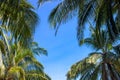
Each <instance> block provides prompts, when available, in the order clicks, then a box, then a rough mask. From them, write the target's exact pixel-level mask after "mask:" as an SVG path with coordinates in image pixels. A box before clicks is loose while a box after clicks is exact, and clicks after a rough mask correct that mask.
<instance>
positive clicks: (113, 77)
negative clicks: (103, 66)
mask: <svg viewBox="0 0 120 80" xmlns="http://www.w3.org/2000/svg"><path fill="white" fill-rule="evenodd" d="M107 66H108V69H109V71H110V77H111V80H118V78H117V75H116V74H115V73H114V71H113V69H112V66H111V65H110V64H109V63H107Z"/></svg>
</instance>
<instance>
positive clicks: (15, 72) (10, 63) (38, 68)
mask: <svg viewBox="0 0 120 80" xmlns="http://www.w3.org/2000/svg"><path fill="white" fill-rule="evenodd" d="M34 43H35V42H34ZM10 47H11V48H10V49H11V50H10V51H11V52H10V56H8V57H9V59H8V57H7V56H6V55H7V54H3V55H2V56H3V58H2V60H3V65H4V66H5V69H4V70H3V73H4V74H3V75H2V76H0V79H5V80H11V79H15V80H32V79H35V80H36V79H37V80H51V79H50V77H49V76H48V75H47V74H46V73H44V70H43V69H44V67H43V65H42V64H41V63H40V62H38V61H37V60H36V58H35V55H41V53H42V54H46V51H45V50H44V49H43V48H42V49H41V48H39V46H37V47H36V48H24V47H22V46H20V45H19V43H18V44H17V45H15V44H13V45H11V46H10ZM32 47H34V46H32ZM36 52H37V53H36ZM0 69H1V68H0Z"/></svg>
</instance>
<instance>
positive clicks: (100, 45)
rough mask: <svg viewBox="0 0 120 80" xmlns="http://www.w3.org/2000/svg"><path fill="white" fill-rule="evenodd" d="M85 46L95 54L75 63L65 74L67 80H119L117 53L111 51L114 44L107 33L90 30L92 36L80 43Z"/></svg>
mask: <svg viewBox="0 0 120 80" xmlns="http://www.w3.org/2000/svg"><path fill="white" fill-rule="evenodd" d="M83 43H85V44H87V45H89V46H91V47H92V48H93V49H95V50H97V52H93V53H91V54H90V55H89V56H88V57H87V58H85V59H83V60H81V61H79V62H77V63H75V64H74V65H73V66H72V67H71V69H70V71H69V72H68V73H67V78H68V80H75V79H76V78H78V77H80V80H100V79H102V80H119V79H120V69H119V68H118V67H119V66H120V62H119V56H118V54H119V53H117V52H115V51H112V50H113V49H112V44H113V43H114V42H113V41H112V40H111V39H110V37H109V34H108V32H106V31H104V30H101V31H100V32H99V31H98V30H97V29H94V28H92V35H91V37H90V38H86V39H84V40H83V41H80V44H83Z"/></svg>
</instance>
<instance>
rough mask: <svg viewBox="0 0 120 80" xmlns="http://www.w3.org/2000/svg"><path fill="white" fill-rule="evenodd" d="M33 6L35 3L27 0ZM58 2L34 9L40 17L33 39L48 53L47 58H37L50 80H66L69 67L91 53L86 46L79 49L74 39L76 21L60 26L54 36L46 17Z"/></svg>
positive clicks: (74, 19)
mask: <svg viewBox="0 0 120 80" xmlns="http://www.w3.org/2000/svg"><path fill="white" fill-rule="evenodd" d="M29 1H30V2H31V3H32V4H33V5H36V2H35V1H33V0H29ZM57 4H58V2H49V3H45V4H44V5H42V6H41V7H40V8H38V9H36V12H37V13H38V15H39V17H40V23H39V24H38V25H37V28H36V32H35V34H34V39H35V41H36V42H38V44H39V46H40V47H43V48H45V49H46V50H47V51H48V56H41V57H37V59H38V60H39V61H40V62H41V63H42V64H43V65H44V68H45V72H46V73H47V74H48V75H49V76H50V77H51V78H52V80H66V76H65V75H66V73H67V71H68V70H69V69H70V67H71V65H72V64H74V63H75V62H77V61H79V60H81V59H83V58H84V57H86V56H87V55H88V53H90V52H91V50H90V48H88V47H87V46H82V47H80V46H79V45H78V41H77V38H76V26H77V19H76V18H73V19H72V20H70V21H68V23H66V24H64V25H61V26H60V29H59V30H58V33H57V36H55V30H54V29H53V28H51V26H50V25H49V23H48V16H49V14H50V12H51V10H52V9H53V8H54V7H55V6H56V5H57Z"/></svg>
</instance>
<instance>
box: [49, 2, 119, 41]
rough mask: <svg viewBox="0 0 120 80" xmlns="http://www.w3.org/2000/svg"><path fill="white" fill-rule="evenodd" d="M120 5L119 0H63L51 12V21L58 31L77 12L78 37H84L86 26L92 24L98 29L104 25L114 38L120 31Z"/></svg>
mask: <svg viewBox="0 0 120 80" xmlns="http://www.w3.org/2000/svg"><path fill="white" fill-rule="evenodd" d="M119 5H120V1H119V0H107V1H106V0H87V1H85V0H63V1H61V3H59V4H58V5H57V6H56V7H55V8H54V9H53V11H52V12H51V14H50V16H49V22H50V24H51V25H52V26H53V27H54V28H55V29H56V32H57V30H58V28H59V26H60V25H61V24H62V23H66V22H67V21H68V20H69V19H71V18H73V17H74V16H76V14H77V18H78V27H77V37H78V39H83V31H84V29H85V26H86V24H90V25H92V26H95V27H98V29H100V28H101V27H103V26H104V27H105V28H106V30H109V33H110V34H111V35H110V36H111V39H113V40H114V38H115V36H116V35H118V34H119V32H120V31H119V28H120V27H119V26H118V25H117V24H116V23H117V22H118V23H119V21H120V17H119V14H120V8H119ZM115 15H116V16H115ZM87 26H88V25H87Z"/></svg>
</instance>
